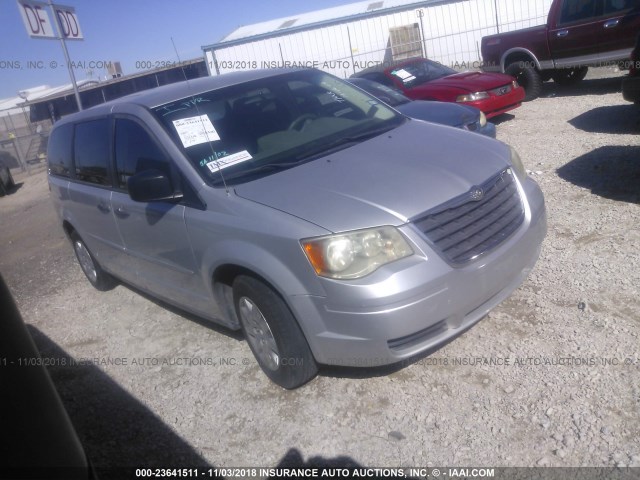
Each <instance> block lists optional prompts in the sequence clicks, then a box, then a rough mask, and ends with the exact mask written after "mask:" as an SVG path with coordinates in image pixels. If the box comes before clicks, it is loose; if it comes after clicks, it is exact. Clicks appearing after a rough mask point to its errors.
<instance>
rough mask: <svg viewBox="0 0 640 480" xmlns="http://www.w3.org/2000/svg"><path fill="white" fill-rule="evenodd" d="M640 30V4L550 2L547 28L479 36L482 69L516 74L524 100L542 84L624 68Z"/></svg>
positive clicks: (620, 0) (636, 0)
mask: <svg viewBox="0 0 640 480" xmlns="http://www.w3.org/2000/svg"><path fill="white" fill-rule="evenodd" d="M639 31H640V0H554V1H553V3H552V4H551V8H550V10H549V15H548V18H547V24H546V25H540V26H537V27H532V28H526V29H523V30H514V31H511V32H505V33H498V34H495V35H489V36H486V37H483V38H482V58H483V63H484V70H486V71H496V72H499V71H502V72H505V73H507V74H509V75H512V76H514V77H515V78H516V79H517V81H518V83H519V84H520V85H521V86H523V87H524V88H525V91H526V97H525V100H533V99H535V98H537V97H538V96H539V95H540V91H541V89H542V82H543V81H545V80H549V79H553V80H554V81H555V82H556V83H559V84H561V85H571V84H574V83H577V82H579V81H580V80H582V79H583V78H584V77H585V75H586V74H587V69H588V67H592V66H603V65H611V64H623V62H624V61H627V60H628V59H629V56H630V54H631V50H632V48H633V45H634V42H635V39H636V36H637V35H638V32H639Z"/></svg>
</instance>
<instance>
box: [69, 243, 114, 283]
mask: <svg viewBox="0 0 640 480" xmlns="http://www.w3.org/2000/svg"><path fill="white" fill-rule="evenodd" d="M71 242H72V243H73V251H74V252H75V253H76V257H77V258H78V263H80V268H82V271H83V272H84V274H85V275H86V277H87V279H88V280H89V282H90V283H91V285H93V286H94V287H95V288H96V289H97V290H100V291H103V292H104V291H106V290H111V289H112V288H113V287H115V286H116V284H117V281H116V279H115V278H113V277H112V276H111V275H109V274H108V273H107V272H105V271H104V270H103V269H102V267H100V265H99V264H98V262H97V261H96V260H95V258H93V255H91V252H90V251H89V249H88V248H87V245H86V244H85V243H84V241H83V240H82V239H81V238H80V235H78V234H77V233H76V232H73V233H72V234H71Z"/></svg>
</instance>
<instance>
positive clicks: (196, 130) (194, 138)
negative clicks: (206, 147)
mask: <svg viewBox="0 0 640 480" xmlns="http://www.w3.org/2000/svg"><path fill="white" fill-rule="evenodd" d="M173 126H174V127H176V131H177V132H178V136H179V137H180V140H182V145H184V148H189V147H192V146H193V145H200V144H201V143H207V142H215V141H216V140H220V135H218V132H217V131H216V129H215V128H214V127H213V124H212V123H211V120H209V117H208V116H207V115H199V116H197V117H189V118H181V119H180V120H174V121H173Z"/></svg>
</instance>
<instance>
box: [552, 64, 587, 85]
mask: <svg viewBox="0 0 640 480" xmlns="http://www.w3.org/2000/svg"><path fill="white" fill-rule="evenodd" d="M588 71H589V67H577V68H561V69H558V70H554V72H553V74H552V75H551V78H553V81H554V82H556V83H557V84H558V85H562V86H563V87H565V86H571V85H576V84H577V83H580V82H581V81H582V80H583V79H584V77H586V76H587V72H588Z"/></svg>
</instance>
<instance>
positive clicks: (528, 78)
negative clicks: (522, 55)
mask: <svg viewBox="0 0 640 480" xmlns="http://www.w3.org/2000/svg"><path fill="white" fill-rule="evenodd" d="M504 73H506V74H507V75H511V76H512V77H514V78H515V79H516V80H517V81H518V84H519V85H520V86H521V87H523V88H524V91H525V97H524V101H525V102H530V101H531V100H535V99H536V98H538V97H539V96H540V93H542V78H541V77H540V73H538V71H537V70H536V69H535V68H534V67H532V66H531V65H528V64H527V62H515V63H512V64H510V65H509V66H507V68H505V69H504Z"/></svg>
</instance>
